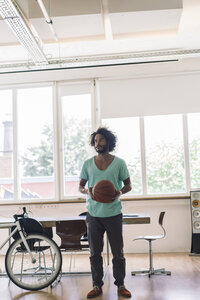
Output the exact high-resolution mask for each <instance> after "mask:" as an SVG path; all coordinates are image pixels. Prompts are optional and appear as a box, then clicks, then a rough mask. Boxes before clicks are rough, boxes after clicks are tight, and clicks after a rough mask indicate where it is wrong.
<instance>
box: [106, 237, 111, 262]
mask: <svg viewBox="0 0 200 300" xmlns="http://www.w3.org/2000/svg"><path fill="white" fill-rule="evenodd" d="M106 252H107V253H106V254H107V266H109V264H110V256H109V241H108V236H107V234H106Z"/></svg>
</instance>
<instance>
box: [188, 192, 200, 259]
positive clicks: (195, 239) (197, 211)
mask: <svg viewBox="0 0 200 300" xmlns="http://www.w3.org/2000/svg"><path fill="white" fill-rule="evenodd" d="M190 207H191V222H192V246H191V253H198V254H199V253H200V190H198V191H191V192H190Z"/></svg>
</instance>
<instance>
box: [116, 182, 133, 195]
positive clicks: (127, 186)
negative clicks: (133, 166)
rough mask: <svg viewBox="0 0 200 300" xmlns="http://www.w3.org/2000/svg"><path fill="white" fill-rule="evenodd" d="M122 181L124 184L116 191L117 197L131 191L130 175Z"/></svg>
mask: <svg viewBox="0 0 200 300" xmlns="http://www.w3.org/2000/svg"><path fill="white" fill-rule="evenodd" d="M123 183H124V186H123V188H122V189H121V190H119V191H117V195H116V196H117V197H119V196H121V195H122V194H126V193H128V192H130V191H131V180H130V177H128V178H127V179H125V180H124V181H123Z"/></svg>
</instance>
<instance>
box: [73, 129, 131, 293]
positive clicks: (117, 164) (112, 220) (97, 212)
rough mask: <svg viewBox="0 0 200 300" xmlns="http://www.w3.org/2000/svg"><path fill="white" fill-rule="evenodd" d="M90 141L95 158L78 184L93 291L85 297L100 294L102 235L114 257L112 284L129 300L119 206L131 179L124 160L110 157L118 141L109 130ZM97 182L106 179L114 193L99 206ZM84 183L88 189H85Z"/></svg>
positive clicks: (98, 132) (101, 280)
mask: <svg viewBox="0 0 200 300" xmlns="http://www.w3.org/2000/svg"><path fill="white" fill-rule="evenodd" d="M90 138H91V139H90V145H91V146H93V147H94V149H95V150H96V152H97V155H95V156H94V157H92V158H91V159H88V160H86V161H85V162H84V164H83V167H82V170H81V175H80V185H79V191H80V192H81V193H83V194H87V202H86V207H87V210H88V214H87V223H88V240H89V245H90V263H91V271H92V280H93V289H92V290H91V291H90V292H89V293H88V294H87V298H94V297H96V296H99V295H101V294H102V286H103V259H102V251H103V236H104V233H105V232H106V233H107V236H108V239H109V243H110V246H111V251H112V255H113V260H112V262H113V276H114V278H115V282H114V284H115V285H116V286H117V287H118V295H119V296H123V297H126V298H129V297H131V293H130V292H129V291H128V290H127V289H126V288H125V286H124V278H125V258H124V253H123V236H122V213H121V209H122V206H121V201H120V199H119V198H120V196H121V195H122V194H125V193H127V192H129V191H130V190H131V182H130V176H129V172H128V169H127V167H126V164H125V162H124V160H122V159H120V158H118V157H116V156H113V155H111V154H110V152H112V151H113V150H114V148H115V146H116V140H117V139H116V136H115V135H114V134H113V133H112V132H111V131H110V130H108V129H106V128H103V127H102V128H98V130H97V131H95V132H93V133H92V134H91V136H90ZM100 180H109V181H111V182H112V183H113V184H114V186H115V188H116V190H117V192H116V198H115V199H113V202H111V203H100V202H97V201H95V198H94V195H93V193H92V187H93V186H94V185H95V183H96V182H98V181H100ZM87 182H88V189H86V188H85V185H86V183H87ZM122 183H123V184H122ZM122 185H123V187H122Z"/></svg>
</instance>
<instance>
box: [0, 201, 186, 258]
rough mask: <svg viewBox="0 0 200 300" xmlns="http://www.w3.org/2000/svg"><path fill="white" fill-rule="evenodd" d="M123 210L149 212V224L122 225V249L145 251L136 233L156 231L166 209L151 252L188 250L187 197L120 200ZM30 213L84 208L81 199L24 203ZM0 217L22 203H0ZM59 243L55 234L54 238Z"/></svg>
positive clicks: (52, 213)
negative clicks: (162, 212) (135, 239)
mask: <svg viewBox="0 0 200 300" xmlns="http://www.w3.org/2000/svg"><path fill="white" fill-rule="evenodd" d="M122 205H123V213H146V214H149V215H150V218H151V224H137V225H124V227H123V230H124V250H125V252H126V253H143V252H147V251H148V245H147V242H145V241H134V242H133V239H134V237H136V236H137V235H144V234H145V235H146V234H147V235H148V234H150V235H151V234H160V233H161V232H162V230H160V227H159V226H158V216H159V214H160V212H161V211H166V215H165V218H164V227H165V229H166V232H167V236H166V238H165V239H163V240H159V241H155V242H154V245H153V247H154V251H155V252H189V251H190V246H191V221H190V207H189V200H186V199H184V200H145V201H141V200H139V201H123V204H122ZM26 207H27V209H28V210H30V211H32V213H33V217H39V216H54V217H55V216H74V215H78V214H80V213H81V212H83V211H85V203H74V204H73V203H63V204H44V205H40V204H34V205H27V206H26ZM0 211H1V212H0V217H9V218H10V217H11V216H12V215H13V214H15V213H20V212H21V211H22V206H19V205H16V206H10V205H9V206H1V207H0ZM7 232H8V230H7V229H1V230H0V238H1V240H2V239H4V238H5V237H6V235H7ZM54 237H55V239H56V241H57V242H58V243H59V238H56V236H55V235H54Z"/></svg>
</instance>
